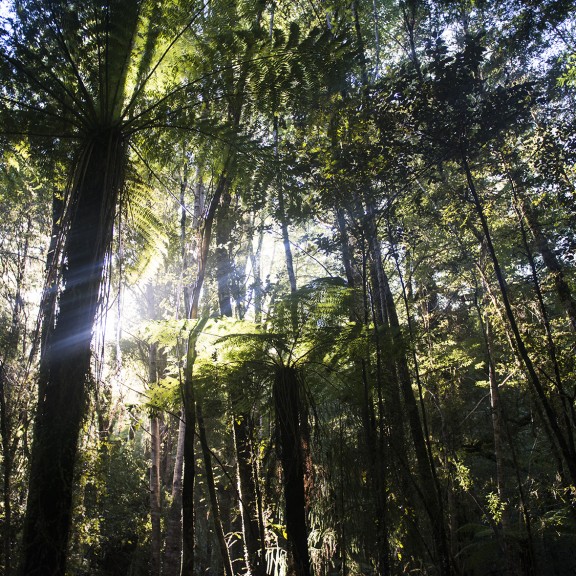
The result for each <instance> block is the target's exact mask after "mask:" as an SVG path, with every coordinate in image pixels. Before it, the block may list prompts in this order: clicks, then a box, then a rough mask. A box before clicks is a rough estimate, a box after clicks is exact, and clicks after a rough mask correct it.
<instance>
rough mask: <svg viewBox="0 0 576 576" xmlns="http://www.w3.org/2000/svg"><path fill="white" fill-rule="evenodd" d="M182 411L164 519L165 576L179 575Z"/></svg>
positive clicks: (183, 431) (184, 429) (182, 454)
mask: <svg viewBox="0 0 576 576" xmlns="http://www.w3.org/2000/svg"><path fill="white" fill-rule="evenodd" d="M184 418H185V414H184V410H182V411H181V413H180V418H179V419H178V439H177V441H176V455H175V457H174V471H173V474H172V502H171V505H170V509H169V510H168V517H167V519H166V541H165V547H164V562H163V567H162V573H163V574H164V575H165V576H172V575H178V574H179V573H180V556H181V549H182V471H183V469H184V435H185V433H186V432H185V431H186V424H185V420H184Z"/></svg>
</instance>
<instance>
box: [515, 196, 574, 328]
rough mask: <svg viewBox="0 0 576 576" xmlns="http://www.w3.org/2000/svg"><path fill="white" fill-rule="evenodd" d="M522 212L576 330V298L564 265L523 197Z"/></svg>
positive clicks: (534, 212) (572, 326)
mask: <svg viewBox="0 0 576 576" xmlns="http://www.w3.org/2000/svg"><path fill="white" fill-rule="evenodd" d="M522 213H523V215H524V218H525V219H526V222H527V223H528V227H529V228H530V232H531V233H532V236H533V237H534V240H535V242H536V248H537V250H538V252H540V255H541V256H542V260H543V261H544V264H545V265H546V268H548V271H549V272H550V274H551V275H552V279H553V282H554V288H555V289H556V294H557V295H558V300H560V303H561V304H562V306H563V307H564V310H565V311H566V314H567V316H568V319H569V321H570V326H571V328H572V330H573V331H574V332H576V301H575V300H574V297H573V295H572V291H571V290H570V286H569V285H568V282H566V278H565V277H564V270H563V268H562V265H561V264H560V261H559V260H558V258H557V257H556V254H554V251H553V250H552V248H551V246H550V242H549V241H548V238H546V236H545V234H544V232H543V231H542V227H541V226H540V222H539V221H538V216H537V214H536V211H535V210H534V209H533V208H532V207H531V206H530V205H529V204H528V202H527V201H526V200H525V199H522Z"/></svg>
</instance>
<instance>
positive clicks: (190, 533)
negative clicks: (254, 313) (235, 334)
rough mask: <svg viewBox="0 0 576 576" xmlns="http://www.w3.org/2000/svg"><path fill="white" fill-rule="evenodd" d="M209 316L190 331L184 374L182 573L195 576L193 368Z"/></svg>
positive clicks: (194, 411) (194, 409) (194, 404)
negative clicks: (199, 341)
mask: <svg viewBox="0 0 576 576" xmlns="http://www.w3.org/2000/svg"><path fill="white" fill-rule="evenodd" d="M207 320H208V319H207V318H202V319H200V320H198V323H197V324H196V326H195V327H194V328H193V329H192V330H190V333H189V335H188V351H187V354H186V370H185V374H184V390H183V401H184V416H185V419H186V427H185V429H184V474H183V480H182V564H181V569H180V576H194V543H195V531H194V483H195V480H196V468H195V459H196V450H195V447H194V442H195V438H194V436H195V432H196V398H195V391H194V381H193V369H194V363H195V361H196V340H197V338H198V336H199V334H200V332H201V331H202V328H203V327H204V325H205V324H206V321H207Z"/></svg>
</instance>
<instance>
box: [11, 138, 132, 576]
mask: <svg viewBox="0 0 576 576" xmlns="http://www.w3.org/2000/svg"><path fill="white" fill-rule="evenodd" d="M124 159H125V147H124V145H123V142H122V140H121V138H120V137H119V135H118V134H115V133H114V132H110V133H108V134H105V135H102V137H101V138H99V139H95V140H93V141H91V142H90V144H89V145H87V146H86V148H85V149H84V150H83V151H82V154H81V158H80V159H79V161H78V164H77V170H76V181H75V184H74V186H73V189H72V195H71V205H70V209H69V215H70V223H69V230H68V235H67V240H66V246H65V248H64V254H63V262H64V269H63V275H62V281H63V286H64V288H63V290H62V293H61V296H60V301H59V310H58V317H57V320H56V324H55V327H54V330H53V332H52V334H51V337H50V338H49V340H48V342H47V350H46V370H45V373H44V374H43V377H44V378H45V381H44V382H42V383H41V385H39V390H40V392H41V396H40V397H39V398H38V408H37V414H36V424H35V429H34V445H33V451H32V459H31V468H30V484H29V494H28V502H27V509H26V519H25V525H24V534H23V539H22V561H21V564H20V574H21V575H22V576H35V575H44V574H50V575H51V576H60V575H62V576H63V575H64V573H65V570H66V556H67V548H68V538H69V533H70V524H71V519H72V495H73V487H74V465H75V463H76V454H77V445H78V438H79V434H80V430H81V428H82V423H83V420H84V417H85V414H86V408H87V401H88V385H89V381H90V359H91V348H90V343H91V340H92V330H93V326H94V321H95V317H96V312H97V308H98V303H99V296H100V290H101V286H102V272H103V266H104V257H105V254H106V252H107V250H108V249H109V247H110V242H111V237H112V229H113V223H114V209H115V206H116V199H117V194H118V191H119V188H120V182H121V180H122V173H123V168H124V166H123V162H124Z"/></svg>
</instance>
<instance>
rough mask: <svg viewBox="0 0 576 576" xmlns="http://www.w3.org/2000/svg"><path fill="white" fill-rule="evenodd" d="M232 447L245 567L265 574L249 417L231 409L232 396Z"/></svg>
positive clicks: (255, 574) (233, 402)
mask: <svg viewBox="0 0 576 576" xmlns="http://www.w3.org/2000/svg"><path fill="white" fill-rule="evenodd" d="M231 402H232V410H233V414H234V416H233V431H234V447H235V450H236V462H237V473H238V488H239V492H240V514H241V517H242V534H243V536H244V554H245V557H246V567H247V569H248V572H249V573H250V574H252V575H253V576H264V574H265V569H266V567H265V564H264V553H265V549H264V546H263V543H262V541H261V537H260V535H261V527H260V522H259V514H258V506H257V504H258V500H257V493H256V481H257V479H256V478H255V475H254V471H255V467H254V465H253V462H254V455H253V453H252V443H251V438H250V436H251V434H250V421H251V419H250V416H249V414H247V413H245V412H242V413H240V412H239V411H238V409H236V410H235V409H234V405H235V404H237V402H235V401H234V399H233V398H232V400H231Z"/></svg>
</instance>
